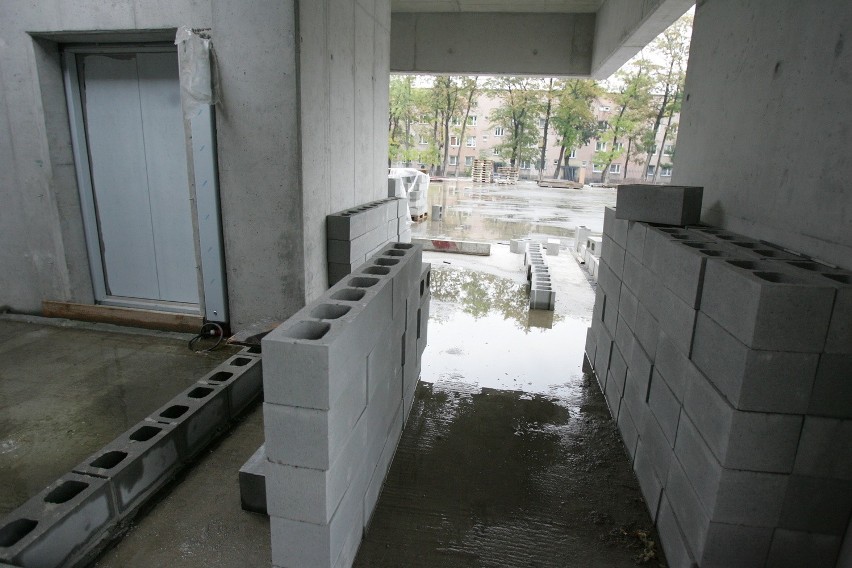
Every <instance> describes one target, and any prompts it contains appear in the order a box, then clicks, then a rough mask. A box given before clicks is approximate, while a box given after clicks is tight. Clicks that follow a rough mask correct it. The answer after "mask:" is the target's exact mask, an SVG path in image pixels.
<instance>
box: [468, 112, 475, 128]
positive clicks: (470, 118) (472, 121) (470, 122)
mask: <svg viewBox="0 0 852 568" xmlns="http://www.w3.org/2000/svg"><path fill="white" fill-rule="evenodd" d="M467 123H468V124H469V125H470V126H476V115H475V114H472V115H470V116H469V117H467Z"/></svg>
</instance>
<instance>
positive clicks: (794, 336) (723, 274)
mask: <svg viewBox="0 0 852 568" xmlns="http://www.w3.org/2000/svg"><path fill="white" fill-rule="evenodd" d="M833 303H834V288H833V287H831V286H829V285H828V284H822V282H820V281H819V280H815V278H813V277H808V275H801V274H796V273H794V272H793V271H792V270H787V269H785V268H784V266H783V265H782V264H781V263H779V262H772V261H735V260H719V259H711V260H708V261H707V267H706V270H705V275H704V288H703V291H702V297H701V311H702V312H704V313H706V314H707V315H708V316H710V318H712V319H713V320H714V321H715V322H717V323H718V324H719V325H721V326H722V327H723V328H724V329H725V330H727V331H728V332H729V333H730V334H731V335H733V336H734V337H736V338H737V339H739V340H740V341H741V342H742V343H744V344H745V345H746V346H748V347H750V348H752V349H764V350H769V351H796V352H811V353H819V352H821V351H822V350H823V347H824V346H825V338H826V335H827V332H828V326H829V322H830V319H831V311H832V306H833Z"/></svg>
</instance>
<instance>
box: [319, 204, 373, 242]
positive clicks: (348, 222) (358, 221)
mask: <svg viewBox="0 0 852 568" xmlns="http://www.w3.org/2000/svg"><path fill="white" fill-rule="evenodd" d="M366 232H367V215H366V212H365V211H362V210H360V208H353V209H346V210H344V211H339V212H337V213H333V214H331V215H328V216H327V217H326V235H327V238H329V239H335V240H341V241H351V240H353V239H356V238H358V237H360V236H361V235H363V234H364V233H366Z"/></svg>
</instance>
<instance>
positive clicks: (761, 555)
mask: <svg viewBox="0 0 852 568" xmlns="http://www.w3.org/2000/svg"><path fill="white" fill-rule="evenodd" d="M772 534H773V529H772V528H769V527H749V526H743V525H729V524H725V523H716V522H711V523H710V528H709V530H708V531H707V538H706V539H705V541H706V542H705V544H704V555H703V557H702V558H701V562H700V565H701V566H702V568H752V567H753V566H763V565H764V563H765V562H766V556H767V555H768V554H769V547H770V545H771V543H772Z"/></svg>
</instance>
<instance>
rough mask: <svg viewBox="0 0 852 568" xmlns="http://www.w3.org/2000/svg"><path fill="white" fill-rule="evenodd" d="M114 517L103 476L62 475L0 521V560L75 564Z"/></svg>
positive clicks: (88, 554) (96, 540)
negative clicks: (101, 477) (100, 477)
mask: <svg viewBox="0 0 852 568" xmlns="http://www.w3.org/2000/svg"><path fill="white" fill-rule="evenodd" d="M116 521H117V512H116V510H115V506H114V503H113V498H112V494H111V490H110V487H109V482H108V481H107V480H104V479H99V478H97V477H89V476H85V475H78V474H76V473H68V474H65V475H63V476H62V477H60V478H59V479H58V480H56V481H55V482H53V483H51V484H50V485H48V486H47V487H46V488H45V489H43V490H42V491H40V492H39V493H37V494H36V495H34V496H33V497H32V498H30V499H28V500H27V501H26V502H25V503H24V504H23V505H21V506H20V507H18V508H17V509H15V510H13V511H12V512H11V513H9V514H7V515H6V516H4V517H3V518H2V519H0V536H1V537H2V540H0V563H3V562H8V563H13V564H14V565H20V566H72V565H76V564H78V563H80V562H81V560H83V559H85V558H87V557H88V556H90V554H91V551H92V549H93V548H95V547H96V546H97V544H98V543H99V542H100V541H101V540H103V539H104V538H106V536H107V533H108V531H109V529H110V527H111V526H113V524H114V523H115V522H116Z"/></svg>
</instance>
